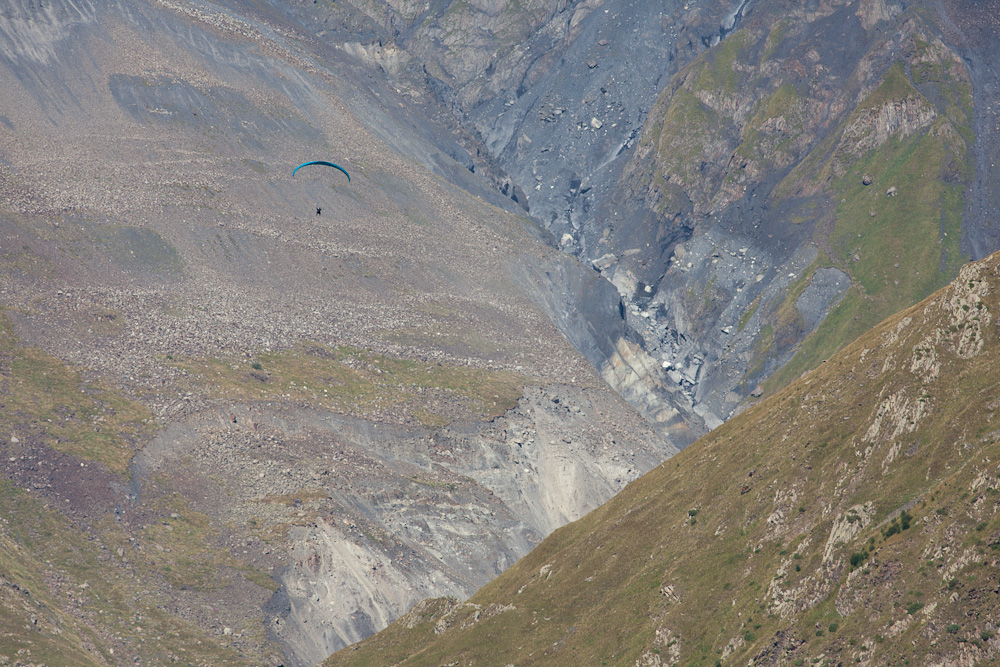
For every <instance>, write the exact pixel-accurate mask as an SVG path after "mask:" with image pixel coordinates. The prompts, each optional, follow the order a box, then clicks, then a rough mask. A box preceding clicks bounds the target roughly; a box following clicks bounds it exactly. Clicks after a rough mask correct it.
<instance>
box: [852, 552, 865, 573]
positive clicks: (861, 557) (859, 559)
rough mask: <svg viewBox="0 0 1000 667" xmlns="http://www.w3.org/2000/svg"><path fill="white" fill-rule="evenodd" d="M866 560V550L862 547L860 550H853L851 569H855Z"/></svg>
mask: <svg viewBox="0 0 1000 667" xmlns="http://www.w3.org/2000/svg"><path fill="white" fill-rule="evenodd" d="M866 560H868V551H867V550H866V549H862V550H861V551H855V552H854V553H852V554H851V569H852V570H855V569H857V568H858V566H859V565H861V564H862V563H864V562H865V561H866Z"/></svg>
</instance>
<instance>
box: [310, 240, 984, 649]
mask: <svg viewBox="0 0 1000 667" xmlns="http://www.w3.org/2000/svg"><path fill="white" fill-rule="evenodd" d="M998 288H1000V255H993V256H992V257H990V258H988V259H987V260H983V261H981V262H977V263H971V264H967V265H965V266H964V267H963V268H962V270H961V271H960V273H959V275H958V277H957V279H956V280H955V281H954V282H953V283H952V284H950V285H949V286H948V287H946V288H944V289H943V290H941V291H939V292H937V293H935V294H934V295H933V296H932V297H930V298H928V299H927V300H925V301H923V302H922V303H920V304H918V305H916V306H914V307H912V308H910V309H908V310H906V311H904V312H902V313H900V314H898V315H895V316H893V317H892V318H889V319H888V320H886V321H885V322H883V323H881V324H880V325H878V326H877V327H875V329H873V330H872V331H871V332H869V333H868V334H866V335H865V336H863V337H861V338H860V339H859V340H857V341H856V342H854V343H852V344H851V345H849V346H848V347H847V348H846V349H845V350H844V351H843V352H841V353H840V354H838V355H836V356H834V357H832V358H830V359H829V360H828V361H827V362H826V363H824V364H822V365H821V366H820V367H819V368H818V369H817V370H815V371H813V372H812V373H809V374H808V375H805V376H803V377H802V378H800V379H799V380H797V381H795V382H793V383H792V384H791V385H790V386H789V387H788V388H787V389H785V390H784V391H782V392H780V393H779V394H777V395H775V396H774V397H772V398H771V399H769V400H766V401H763V402H761V403H760V404H758V405H756V406H754V407H752V408H750V409H748V410H747V411H745V412H744V413H742V414H741V415H739V416H738V417H736V418H734V419H732V420H731V421H730V422H728V423H727V424H725V425H724V426H722V427H720V428H718V429H716V430H715V431H713V432H712V433H710V434H709V435H707V436H705V437H704V438H702V439H701V440H699V441H698V442H697V443H695V444H694V445H692V446H690V447H688V448H687V449H685V450H684V451H683V452H682V453H681V454H679V455H677V456H675V457H674V458H672V459H671V460H669V461H667V462H666V463H664V464H663V465H661V466H660V467H658V468H657V469H655V470H654V471H652V472H650V473H648V474H647V475H645V476H643V477H642V478H641V479H639V480H637V481H636V482H633V483H632V484H630V485H629V486H628V487H627V488H626V489H625V490H624V491H623V492H622V493H620V494H619V495H618V496H616V497H615V498H614V499H613V500H612V501H610V502H609V503H607V504H606V505H604V506H602V507H601V508H600V509H598V510H596V511H594V512H592V513H591V514H589V515H588V516H587V517H585V518H584V519H582V520H580V521H578V522H575V523H573V524H570V525H568V526H566V527H565V528H562V529H560V530H559V531H556V532H555V533H554V534H553V535H552V536H550V537H549V538H548V539H546V540H545V541H544V542H543V543H542V544H541V545H540V546H539V547H537V548H536V549H535V550H534V551H532V553H531V554H530V555H529V556H528V557H526V558H524V559H522V560H521V561H520V562H518V563H517V564H516V565H515V566H514V567H512V568H511V569H510V570H508V571H507V572H506V573H505V574H504V575H501V576H500V577H499V578H498V579H497V580H496V581H494V582H493V583H491V584H490V585H489V586H487V587H485V588H484V589H483V590H482V591H480V592H479V593H477V594H476V595H475V596H473V597H472V598H471V599H470V600H469V602H467V603H458V602H455V601H449V600H438V601H430V602H427V603H424V604H422V605H420V606H418V607H417V608H415V609H414V611H413V612H411V613H410V614H408V615H407V616H405V617H403V618H402V619H400V620H399V621H397V622H396V623H395V624H394V625H392V626H391V627H390V628H389V629H388V630H386V631H384V632H383V633H380V634H379V635H376V636H375V637H373V638H371V639H370V640H368V641H366V642H364V643H361V644H359V645H357V646H354V647H351V648H349V649H347V650H345V651H342V652H340V653H338V654H336V655H334V656H332V657H331V658H330V660H328V661H327V662H326V663H324V664H326V665H341V664H343V665H348V664H349V665H365V664H380V665H389V664H414V665H418V664H428V665H429V664H433V665H438V664H465V665H471V664H490V665H494V664H496V665H504V664H511V663H512V664H519V665H520V664H524V665H530V664H621V665H625V664H627V665H672V664H720V663H721V664H734V665H735V664H747V663H748V662H752V663H753V664H776V665H779V664H787V665H792V664H795V665H800V664H848V663H850V664H872V665H875V664H878V665H885V664H911V663H913V664H928V665H954V664H974V663H981V662H988V661H991V660H995V659H996V657H997V655H998V653H1000V639H998V638H997V636H996V632H997V628H996V625H995V623H996V614H997V610H998V607H1000V593H998V590H1000V589H998V588H997V581H996V576H995V575H996V567H997V564H998V560H997V559H998V554H997V548H998V545H1000V518H998V510H1000V469H998V468H997V464H996V459H997V456H998V455H1000V417H998V415H1000V412H998V411H1000V378H998V376H997V374H996V372H995V371H996V365H997V358H996V357H997V354H1000V337H998V334H997V328H996V321H995V314H996V313H997V311H998V308H1000V292H998Z"/></svg>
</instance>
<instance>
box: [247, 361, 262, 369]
mask: <svg viewBox="0 0 1000 667" xmlns="http://www.w3.org/2000/svg"><path fill="white" fill-rule="evenodd" d="M250 368H252V369H254V370H255V371H259V370H261V369H262V368H264V367H263V366H261V365H260V362H259V361H255V362H253V363H252V364H250Z"/></svg>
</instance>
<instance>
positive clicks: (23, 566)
mask: <svg viewBox="0 0 1000 667" xmlns="http://www.w3.org/2000/svg"><path fill="white" fill-rule="evenodd" d="M0 517H2V519H0V522H2V526H3V527H2V530H0V663H3V664H11V665H14V664H48V665H81V666H82V667H85V666H88V665H107V664H118V663H119V662H120V661H121V658H122V654H121V652H120V651H115V652H114V653H112V651H113V650H114V649H115V647H116V645H117V644H124V645H125V646H127V647H128V650H129V651H130V652H131V653H132V654H134V655H136V656H139V657H140V658H141V659H142V661H143V662H146V663H148V664H169V663H172V662H179V664H215V665H238V664H247V662H248V661H246V660H244V659H242V658H240V657H239V656H238V655H237V654H236V652H235V651H234V650H232V649H230V648H226V647H223V646H221V645H220V644H219V643H217V642H216V641H215V640H214V639H212V638H211V637H209V635H208V634H207V633H206V632H205V630H204V629H202V628H200V627H198V626H197V625H195V624H193V623H190V622H188V621H184V620H182V619H180V618H178V617H176V616H172V615H171V614H169V613H167V612H166V611H164V608H165V607H166V601H165V600H163V599H161V598H160V597H159V593H157V592H156V589H155V587H153V586H150V582H149V580H148V579H146V578H145V577H144V570H140V571H139V572H133V571H132V570H131V569H129V568H123V567H121V566H120V565H119V564H118V562H117V561H116V560H114V558H113V557H112V556H111V555H110V552H111V550H112V549H114V548H115V546H116V545H124V546H123V547H122V553H123V554H124V555H125V556H126V557H127V558H128V557H134V556H135V553H134V552H133V551H132V550H131V548H129V547H128V546H127V545H128V540H127V537H126V536H125V534H124V532H123V531H122V529H121V526H120V524H117V523H116V522H115V521H114V520H113V519H111V518H110V517H108V518H107V520H106V521H99V522H98V523H97V525H96V526H95V528H96V530H87V531H86V532H85V531H84V530H82V529H81V528H80V527H78V526H76V525H74V524H72V523H70V522H69V521H67V520H66V518H65V517H63V516H62V515H61V514H60V513H59V512H58V511H56V510H55V509H53V508H51V507H49V506H48V505H47V504H46V503H44V502H42V501H41V500H39V499H37V498H35V497H34V496H32V495H31V494H30V493H28V492H26V491H23V490H21V489H18V488H15V487H14V486H13V485H11V484H10V483H9V482H6V481H0ZM137 575H143V578H142V579H140V578H137ZM5 658H6V662H5V661H4V659H5ZM130 661H131V660H130Z"/></svg>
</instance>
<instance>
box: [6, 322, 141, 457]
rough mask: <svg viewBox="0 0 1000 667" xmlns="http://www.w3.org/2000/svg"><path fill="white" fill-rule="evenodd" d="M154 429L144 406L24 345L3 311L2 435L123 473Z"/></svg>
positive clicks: (40, 351)
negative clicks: (30, 442)
mask: <svg viewBox="0 0 1000 667" xmlns="http://www.w3.org/2000/svg"><path fill="white" fill-rule="evenodd" d="M154 428H155V427H154V424H153V419H152V415H151V414H150V412H149V410H148V409H147V408H146V407H145V406H143V405H141V404H140V403H138V402H137V401H133V400H130V399H128V398H125V397H123V396H122V395H121V394H118V393H117V392H115V391H113V390H111V389H109V388H107V387H106V386H105V385H103V384H101V383H99V382H87V381H84V380H83V379H82V377H81V376H80V372H79V371H78V370H76V369H74V368H73V367H71V366H69V365H68V364H66V363H65V362H63V361H61V360H60V359H57V358H56V357H53V356H51V355H49V354H47V353H46V352H44V351H42V350H40V349H38V348H34V347H26V346H24V345H22V344H21V341H20V339H19V338H18V337H17V336H16V335H15V333H14V327H13V324H12V322H11V321H10V319H9V318H8V317H7V316H6V314H4V313H3V312H2V311H0V432H3V433H5V434H14V435H15V436H16V437H17V438H18V439H19V440H21V441H22V442H28V441H38V442H41V443H42V444H44V445H46V446H48V447H51V448H52V449H56V450H58V451H61V452H65V453H67V454H72V455H74V456H78V457H80V458H82V459H86V460H88V461H96V462H98V463H102V464H104V465H105V466H107V467H108V469H109V470H111V471H113V472H116V473H124V472H125V471H126V470H127V468H128V463H129V460H130V459H131V458H132V455H133V454H134V453H135V452H136V450H137V449H138V447H139V445H140V443H141V442H142V441H144V440H145V439H148V438H149V437H150V436H151V435H152V433H153V430H154Z"/></svg>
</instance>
